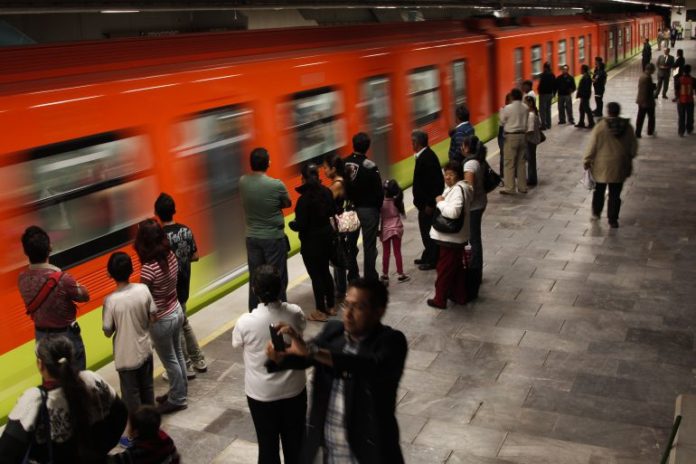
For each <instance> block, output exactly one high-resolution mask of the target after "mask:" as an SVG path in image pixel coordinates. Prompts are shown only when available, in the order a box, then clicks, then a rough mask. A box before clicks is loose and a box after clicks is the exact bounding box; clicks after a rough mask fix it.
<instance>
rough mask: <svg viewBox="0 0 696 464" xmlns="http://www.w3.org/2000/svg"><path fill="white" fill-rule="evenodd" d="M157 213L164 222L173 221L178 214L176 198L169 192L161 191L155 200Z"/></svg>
mask: <svg viewBox="0 0 696 464" xmlns="http://www.w3.org/2000/svg"><path fill="white" fill-rule="evenodd" d="M155 214H156V215H157V217H158V218H160V221H162V222H169V221H171V220H172V219H173V218H174V215H175V214H176V204H175V203H174V198H172V196H171V195H169V194H168V193H164V192H162V193H160V194H159V196H158V197H157V200H155Z"/></svg>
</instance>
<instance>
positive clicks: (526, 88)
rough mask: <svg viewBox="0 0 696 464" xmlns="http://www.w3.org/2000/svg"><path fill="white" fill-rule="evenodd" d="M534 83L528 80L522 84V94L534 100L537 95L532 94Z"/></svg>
mask: <svg viewBox="0 0 696 464" xmlns="http://www.w3.org/2000/svg"><path fill="white" fill-rule="evenodd" d="M533 89H534V83H533V82H532V81H530V80H526V81H523V82H522V93H523V94H524V96H525V97H532V98H534V99H536V97H537V95H536V94H535V93H534V90H533Z"/></svg>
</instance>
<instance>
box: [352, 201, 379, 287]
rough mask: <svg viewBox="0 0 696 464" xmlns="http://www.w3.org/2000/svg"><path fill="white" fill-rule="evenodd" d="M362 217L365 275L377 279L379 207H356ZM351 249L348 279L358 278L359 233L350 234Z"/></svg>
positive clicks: (360, 217)
mask: <svg viewBox="0 0 696 464" xmlns="http://www.w3.org/2000/svg"><path fill="white" fill-rule="evenodd" d="M355 212H356V213H358V219H360V231H362V237H363V276H364V277H369V278H372V279H377V278H378V277H379V275H378V274H377V267H376V263H377V230H378V229H379V209H377V208H363V207H360V208H355ZM348 241H349V242H350V243H349V246H350V251H351V253H353V256H349V264H348V281H349V282H350V281H351V280H354V279H356V278H357V277H359V275H358V264H357V256H358V233H352V234H350V235H349V236H348Z"/></svg>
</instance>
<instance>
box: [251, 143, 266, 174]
mask: <svg viewBox="0 0 696 464" xmlns="http://www.w3.org/2000/svg"><path fill="white" fill-rule="evenodd" d="M270 162H271V157H270V156H269V155H268V150H266V149H265V148H263V147H257V148H254V149H253V150H251V154H250V155H249V165H250V166H251V170H252V171H254V172H259V171H262V172H266V171H267V170H268V166H269V165H270Z"/></svg>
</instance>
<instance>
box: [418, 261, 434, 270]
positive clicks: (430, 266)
mask: <svg viewBox="0 0 696 464" xmlns="http://www.w3.org/2000/svg"><path fill="white" fill-rule="evenodd" d="M418 269H420V270H421V271H432V270H433V269H435V265H433V264H430V263H424V264H421V265H420V266H418Z"/></svg>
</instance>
